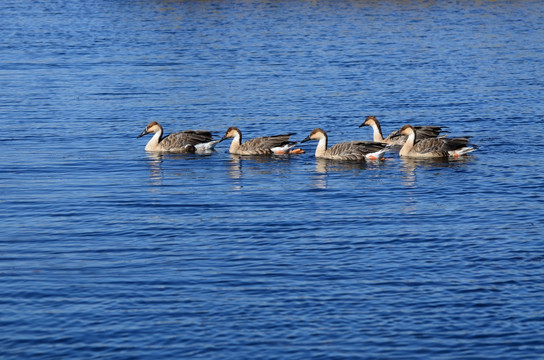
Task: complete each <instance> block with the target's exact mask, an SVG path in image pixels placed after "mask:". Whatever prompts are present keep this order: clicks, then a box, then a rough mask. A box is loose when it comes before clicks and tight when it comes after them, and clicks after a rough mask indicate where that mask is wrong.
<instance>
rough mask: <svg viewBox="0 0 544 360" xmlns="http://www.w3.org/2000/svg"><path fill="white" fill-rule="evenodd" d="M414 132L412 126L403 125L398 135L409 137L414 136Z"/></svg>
mask: <svg viewBox="0 0 544 360" xmlns="http://www.w3.org/2000/svg"><path fill="white" fill-rule="evenodd" d="M415 133H416V131H415V129H414V127H413V126H412V125H404V126H403V127H402V128H401V129H400V130H399V131H398V134H399V135H407V136H410V135H412V134H414V135H415Z"/></svg>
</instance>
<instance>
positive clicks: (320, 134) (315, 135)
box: [301, 128, 327, 143]
mask: <svg viewBox="0 0 544 360" xmlns="http://www.w3.org/2000/svg"><path fill="white" fill-rule="evenodd" d="M326 137H327V133H325V131H324V130H323V129H320V128H317V129H314V130H313V131H312V132H311V133H310V135H308V136H307V137H306V138H305V139H304V140H302V141H301V143H303V142H306V141H310V140H321V139H323V138H326Z"/></svg>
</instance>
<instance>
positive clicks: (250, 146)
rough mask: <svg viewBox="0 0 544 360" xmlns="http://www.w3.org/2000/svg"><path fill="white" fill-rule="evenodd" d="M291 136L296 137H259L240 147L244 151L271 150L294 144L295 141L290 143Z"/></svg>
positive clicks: (283, 135) (284, 135) (285, 135)
mask: <svg viewBox="0 0 544 360" xmlns="http://www.w3.org/2000/svg"><path fill="white" fill-rule="evenodd" d="M291 135H294V133H290V134H282V135H273V136H263V137H258V138H255V139H250V140H248V141H246V142H244V143H243V144H241V145H240V150H242V151H251V150H269V149H272V148H274V147H278V146H283V145H287V144H290V143H294V142H293V141H289V137H291Z"/></svg>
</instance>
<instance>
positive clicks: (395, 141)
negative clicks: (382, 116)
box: [359, 116, 442, 146]
mask: <svg viewBox="0 0 544 360" xmlns="http://www.w3.org/2000/svg"><path fill="white" fill-rule="evenodd" d="M363 126H370V127H371V128H372V129H373V130H374V141H379V142H384V143H387V144H391V145H397V146H402V145H404V143H405V142H406V139H407V138H408V137H407V136H406V135H400V133H399V130H400V129H399V130H396V131H393V132H392V133H391V134H389V136H388V137H386V138H385V139H384V138H383V134H382V127H381V126H380V122H379V121H378V119H376V117H375V116H368V117H367V118H366V120H365V121H364V122H363V123H362V124H361V125H359V127H363ZM414 129H415V130H416V132H417V137H418V138H419V139H426V138H435V137H437V136H438V135H439V134H440V133H441V132H442V127H440V126H414Z"/></svg>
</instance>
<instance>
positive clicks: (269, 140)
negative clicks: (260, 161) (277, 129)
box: [221, 127, 303, 155]
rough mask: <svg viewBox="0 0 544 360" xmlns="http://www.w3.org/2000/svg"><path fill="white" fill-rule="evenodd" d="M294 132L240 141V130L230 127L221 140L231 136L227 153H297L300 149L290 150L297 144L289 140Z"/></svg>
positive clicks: (300, 151)
mask: <svg viewBox="0 0 544 360" xmlns="http://www.w3.org/2000/svg"><path fill="white" fill-rule="evenodd" d="M291 135H294V133H289V134H282V135H274V136H263V137H258V138H255V139H250V140H247V141H246V142H244V143H242V132H241V131H240V129H238V128H236V127H230V128H228V130H227V131H226V132H225V136H223V138H222V139H221V141H223V140H225V139H230V138H232V143H231V144H230V148H229V153H231V154H234V155H271V154H276V155H279V154H286V153H290V154H297V153H302V152H303V151H302V150H301V149H297V150H292V151H290V150H291V148H292V147H293V146H295V145H296V144H297V142H296V141H289V137H291Z"/></svg>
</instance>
